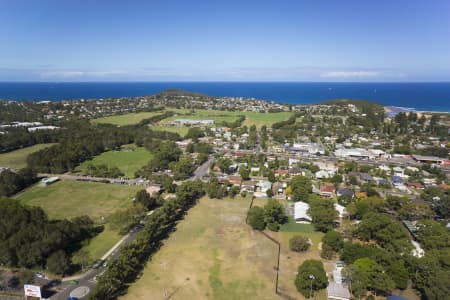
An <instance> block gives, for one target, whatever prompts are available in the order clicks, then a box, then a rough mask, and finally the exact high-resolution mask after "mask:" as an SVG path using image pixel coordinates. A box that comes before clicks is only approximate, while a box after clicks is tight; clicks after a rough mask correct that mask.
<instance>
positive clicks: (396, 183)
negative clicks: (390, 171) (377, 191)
mask: <svg viewBox="0 0 450 300" xmlns="http://www.w3.org/2000/svg"><path fill="white" fill-rule="evenodd" d="M391 180H392V184H393V185H394V186H395V187H399V186H403V179H401V178H400V177H399V176H392V177H391Z"/></svg>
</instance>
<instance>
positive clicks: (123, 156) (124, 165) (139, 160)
mask: <svg viewBox="0 0 450 300" xmlns="http://www.w3.org/2000/svg"><path fill="white" fill-rule="evenodd" d="M152 157H153V156H152V154H151V153H150V152H149V151H148V150H147V149H145V148H144V147H137V146H136V145H124V146H122V147H121V149H120V151H116V150H111V151H107V152H104V153H102V154H100V155H97V156H96V157H94V158H93V159H92V160H88V161H85V162H83V163H82V164H81V165H79V166H78V167H77V168H76V169H75V171H77V172H82V173H85V174H87V167H88V165H89V164H93V165H94V166H98V165H107V166H108V168H111V167H117V168H119V170H121V171H122V172H123V173H124V174H125V176H126V177H129V178H133V177H134V173H135V172H136V171H137V170H139V169H140V168H142V167H143V166H145V165H146V164H147V163H148V162H149V161H150V160H151V159H152Z"/></svg>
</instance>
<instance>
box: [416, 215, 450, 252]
mask: <svg viewBox="0 0 450 300" xmlns="http://www.w3.org/2000/svg"><path fill="white" fill-rule="evenodd" d="M417 227H418V231H417V238H418V240H419V242H420V243H421V245H422V246H423V247H424V248H425V250H431V249H445V248H449V247H450V233H449V231H448V230H447V229H446V228H445V227H444V226H443V225H441V224H440V223H438V222H436V221H432V220H422V221H420V222H418V223H417Z"/></svg>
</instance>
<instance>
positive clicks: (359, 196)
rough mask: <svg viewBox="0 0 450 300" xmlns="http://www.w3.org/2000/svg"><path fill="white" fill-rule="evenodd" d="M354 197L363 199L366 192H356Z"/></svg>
mask: <svg viewBox="0 0 450 300" xmlns="http://www.w3.org/2000/svg"><path fill="white" fill-rule="evenodd" d="M355 197H356V198H358V199H365V198H367V192H356V193H355Z"/></svg>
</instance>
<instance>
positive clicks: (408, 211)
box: [398, 202, 434, 221]
mask: <svg viewBox="0 0 450 300" xmlns="http://www.w3.org/2000/svg"><path fill="white" fill-rule="evenodd" d="M398 212H399V214H400V215H401V216H402V217H403V218H405V219H407V220H410V221H418V220H422V219H431V218H432V217H433V215H434V213H433V211H432V210H431V208H430V207H429V206H428V205H427V204H425V203H412V202H410V203H408V204H406V205H403V206H402V208H400V210H399V211H398Z"/></svg>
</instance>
